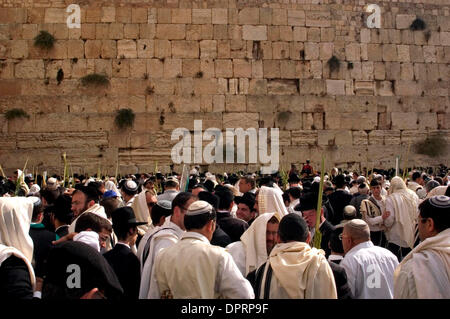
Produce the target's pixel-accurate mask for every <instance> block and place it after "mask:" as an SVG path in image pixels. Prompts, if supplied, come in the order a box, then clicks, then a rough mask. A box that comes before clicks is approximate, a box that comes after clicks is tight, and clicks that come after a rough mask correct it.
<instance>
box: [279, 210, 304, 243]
mask: <svg viewBox="0 0 450 319" xmlns="http://www.w3.org/2000/svg"><path fill="white" fill-rule="evenodd" d="M278 233H279V234H280V238H281V240H282V241H283V242H287V241H290V240H295V241H301V242H304V241H306V239H307V238H308V224H307V223H306V221H305V220H304V219H303V218H302V217H300V215H298V214H287V215H285V216H283V218H282V219H281V221H280V225H279V227H278Z"/></svg>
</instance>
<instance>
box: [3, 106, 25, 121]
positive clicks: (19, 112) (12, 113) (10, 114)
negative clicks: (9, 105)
mask: <svg viewBox="0 0 450 319" xmlns="http://www.w3.org/2000/svg"><path fill="white" fill-rule="evenodd" d="M5 118H6V120H8V121H11V120H14V119H19V118H27V119H28V118H30V116H29V115H28V113H27V112H25V111H24V110H23V109H19V108H14V109H11V110H8V111H6V112H5Z"/></svg>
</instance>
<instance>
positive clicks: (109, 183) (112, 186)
mask: <svg viewBox="0 0 450 319" xmlns="http://www.w3.org/2000/svg"><path fill="white" fill-rule="evenodd" d="M105 190H107V191H114V192H116V194H117V196H118V197H120V198H122V195H121V194H120V191H119V190H118V189H117V187H116V184H114V182H113V181H107V182H106V183H105Z"/></svg>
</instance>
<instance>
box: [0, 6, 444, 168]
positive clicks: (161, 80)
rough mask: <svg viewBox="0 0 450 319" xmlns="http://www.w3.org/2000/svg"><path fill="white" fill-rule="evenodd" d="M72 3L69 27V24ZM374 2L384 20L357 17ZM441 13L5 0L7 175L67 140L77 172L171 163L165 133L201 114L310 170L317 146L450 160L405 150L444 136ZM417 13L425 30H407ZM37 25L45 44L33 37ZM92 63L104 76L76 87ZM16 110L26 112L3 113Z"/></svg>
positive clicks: (42, 164)
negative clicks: (267, 133)
mask: <svg viewBox="0 0 450 319" xmlns="http://www.w3.org/2000/svg"><path fill="white" fill-rule="evenodd" d="M72 3H74V4H79V5H80V7H81V28H79V29H77V28H74V29H69V28H68V27H67V25H66V19H67V17H68V15H69V13H67V12H66V8H67V6H68V5H70V4H72ZM371 3H374V4H378V5H379V6H380V8H381V28H379V29H377V28H373V29H370V28H368V27H367V25H366V20H367V18H368V16H369V15H370V13H366V12H365V6H366V5H368V4H371ZM449 16H450V1H448V0H423V1H418V0H408V1H402V0H398V1H374V0H373V1H372V0H371V1H364V0H335V1H332V0H328V1H327V0H322V1H320V0H276V1H262V0H253V1H236V0H217V1H213V0H210V1H186V0H154V1H140V0H134V1H131V0H128V1H127V0H115V1H112V0H111V1H105V0H103V1H92V0H91V1H89V0H84V1H75V0H72V1H62V0H23V1H17V0H16V1H14V0H0V164H1V165H2V166H3V168H4V169H5V171H6V172H7V173H8V174H9V173H11V172H12V170H13V169H15V168H21V167H23V165H24V163H25V161H26V158H29V162H28V168H29V170H31V168H32V167H34V168H39V172H42V170H44V169H47V170H49V172H50V173H53V172H59V173H60V172H62V167H63V160H62V156H61V155H62V153H63V152H66V153H67V158H68V160H69V162H70V164H71V166H72V169H73V171H75V172H90V173H96V172H97V170H98V168H99V166H100V167H101V170H102V173H103V172H107V173H109V174H113V173H114V171H115V169H116V165H117V163H119V165H120V171H121V172H122V173H124V172H137V171H141V172H142V171H153V170H154V168H155V163H156V162H157V165H158V168H159V169H161V170H162V171H168V170H169V165H170V164H171V163H172V160H171V157H170V152H171V148H172V146H173V145H174V144H175V143H176V142H177V141H171V133H172V130H173V129H175V128H179V127H185V128H187V129H189V130H193V126H194V120H203V128H205V129H206V128H209V127H216V128H219V129H221V130H225V128H227V127H231V128H237V127H242V128H244V129H246V128H249V127H253V128H273V127H278V128H279V129H280V161H281V164H282V166H283V167H284V168H285V169H286V168H289V165H290V164H291V163H297V164H299V163H302V162H304V161H305V160H306V159H307V158H309V159H311V161H312V163H313V164H314V165H315V166H316V167H317V165H318V163H319V161H320V159H321V157H322V154H324V155H325V158H326V166H327V168H329V167H331V166H334V165H336V166H338V167H342V168H356V169H362V168H364V167H367V168H371V167H373V166H375V167H380V168H390V167H393V166H394V165H395V157H396V156H402V159H406V157H408V164H407V165H408V166H409V167H411V166H413V165H418V166H434V165H438V164H440V163H442V164H445V165H447V166H450V161H449V156H448V151H447V152H446V153H444V154H442V155H440V156H438V157H430V156H427V155H419V154H416V152H415V147H414V145H415V144H416V143H418V142H420V141H423V140H424V139H425V138H426V137H431V136H436V135H439V136H442V137H443V139H444V140H445V141H446V144H447V145H448V143H449V141H450V134H449V132H450V111H449V71H450V67H449V62H450V17H449ZM416 18H420V19H422V20H423V21H424V22H425V23H426V29H425V30H418V31H412V30H410V25H411V23H412V22H413V21H414V20H415V19H416ZM41 30H46V31H48V32H49V33H50V34H52V35H53V36H54V38H55V39H56V42H55V46H54V48H53V49H51V50H49V51H46V50H42V49H38V48H37V47H35V46H34V44H33V43H34V41H33V39H34V37H35V36H36V35H37V34H38V33H39V31H41ZM332 56H335V57H336V58H337V60H338V61H339V63H340V64H339V65H340V66H339V68H338V69H337V70H330V65H329V63H328V61H329V60H330V58H331V57H332ZM59 70H62V71H63V74H64V76H63V79H62V80H61V79H60V81H59V82H58V81H57V79H56V78H57V74H58V71H59ZM90 73H103V74H106V76H107V77H108V79H109V81H110V85H109V86H108V87H106V88H91V87H84V86H82V85H81V83H80V79H81V78H82V77H83V76H85V75H87V74H90ZM14 108H22V109H24V110H25V111H26V112H27V113H28V114H29V118H22V119H13V120H7V119H6V118H5V113H6V111H7V110H11V109H14ZM123 108H131V109H132V110H133V111H134V112H135V115H136V118H135V122H134V126H133V127H132V128H131V129H127V130H125V131H123V130H122V131H121V130H119V129H118V128H117V127H116V126H115V124H114V118H115V114H116V113H115V112H116V111H117V110H118V109H123ZM447 145H443V146H442V147H443V148H444V147H446V146H447ZM408 149H410V152H409V155H407V153H408V151H407V150H408ZM403 165H406V162H405V161H403V163H402V164H401V167H403ZM209 168H210V170H212V171H218V172H223V171H225V170H227V171H231V170H238V169H243V170H247V169H248V170H256V169H257V168H258V165H255V164H249V165H245V164H235V165H231V164H229V165H226V166H225V165H222V164H212V165H210V166H209ZM175 169H176V170H178V171H180V169H179V166H178V165H175Z"/></svg>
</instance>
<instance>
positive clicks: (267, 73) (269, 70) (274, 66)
mask: <svg viewBox="0 0 450 319" xmlns="http://www.w3.org/2000/svg"><path fill="white" fill-rule="evenodd" d="M263 70H264V78H279V77H280V76H281V73H280V61H279V60H264V61H263Z"/></svg>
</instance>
